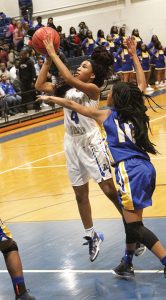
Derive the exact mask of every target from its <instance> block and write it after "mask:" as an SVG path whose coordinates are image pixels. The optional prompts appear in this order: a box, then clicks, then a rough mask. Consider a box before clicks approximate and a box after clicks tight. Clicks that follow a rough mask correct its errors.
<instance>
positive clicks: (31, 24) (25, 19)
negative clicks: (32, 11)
mask: <svg viewBox="0 0 166 300" xmlns="http://www.w3.org/2000/svg"><path fill="white" fill-rule="evenodd" d="M21 23H22V25H23V27H24V24H25V23H27V24H28V27H29V28H32V27H33V23H32V21H31V20H29V18H28V15H27V14H26V15H24V16H23V18H22V20H21Z"/></svg>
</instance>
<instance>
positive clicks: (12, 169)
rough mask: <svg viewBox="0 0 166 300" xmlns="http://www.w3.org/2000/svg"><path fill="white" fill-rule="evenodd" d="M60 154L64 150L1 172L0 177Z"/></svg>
mask: <svg viewBox="0 0 166 300" xmlns="http://www.w3.org/2000/svg"><path fill="white" fill-rule="evenodd" d="M61 153H64V150H63V151H60V152H56V153H54V154H50V155H47V156H44V157H42V158H39V159H35V160H32V161H30V162H28V163H25V164H22V165H20V166H17V167H14V168H11V169H8V170H5V171H2V172H0V175H1V174H5V173H8V172H10V171H14V170H17V169H19V168H21V167H24V166H27V165H30V164H33V163H35V162H38V161H41V160H44V159H46V158H49V157H52V156H55V155H58V154H61Z"/></svg>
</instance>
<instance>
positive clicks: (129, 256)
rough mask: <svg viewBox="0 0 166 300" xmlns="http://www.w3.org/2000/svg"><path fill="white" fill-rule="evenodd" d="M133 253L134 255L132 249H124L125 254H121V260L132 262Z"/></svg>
mask: <svg viewBox="0 0 166 300" xmlns="http://www.w3.org/2000/svg"><path fill="white" fill-rule="evenodd" d="M133 255H134V251H133V250H127V249H126V251H125V255H124V256H123V260H124V261H125V262H126V263H127V264H131V263H132V259H133Z"/></svg>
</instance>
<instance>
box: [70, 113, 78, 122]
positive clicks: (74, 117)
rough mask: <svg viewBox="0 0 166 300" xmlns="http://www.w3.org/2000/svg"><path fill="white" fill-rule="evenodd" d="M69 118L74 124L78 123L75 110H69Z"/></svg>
mask: <svg viewBox="0 0 166 300" xmlns="http://www.w3.org/2000/svg"><path fill="white" fill-rule="evenodd" d="M71 120H72V121H74V122H75V123H76V124H79V118H78V115H77V113H76V112H75V111H72V112H71Z"/></svg>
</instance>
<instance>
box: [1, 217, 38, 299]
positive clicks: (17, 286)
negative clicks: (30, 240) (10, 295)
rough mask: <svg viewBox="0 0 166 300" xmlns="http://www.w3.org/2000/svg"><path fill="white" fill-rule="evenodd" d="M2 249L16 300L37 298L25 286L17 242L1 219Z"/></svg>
mask: <svg viewBox="0 0 166 300" xmlns="http://www.w3.org/2000/svg"><path fill="white" fill-rule="evenodd" d="M0 251H1V252H2V254H3V256H4V260H5V263H6V267H7V270H8V273H9V275H10V277H11V280H12V283H13V287H14V291H15V300H35V299H36V298H35V297H33V296H31V295H30V294H29V293H28V291H27V289H26V286H25V282H24V276H23V269H22V263H21V259H20V256H19V252H18V246H17V243H16V242H15V241H14V240H13V238H12V235H11V233H10V231H9V229H8V228H7V226H6V225H5V224H4V223H3V222H2V220H1V219H0ZM5 299H6V298H5Z"/></svg>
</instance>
